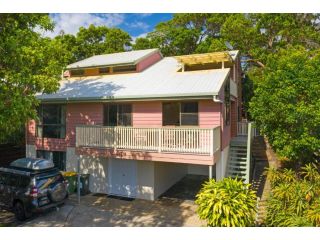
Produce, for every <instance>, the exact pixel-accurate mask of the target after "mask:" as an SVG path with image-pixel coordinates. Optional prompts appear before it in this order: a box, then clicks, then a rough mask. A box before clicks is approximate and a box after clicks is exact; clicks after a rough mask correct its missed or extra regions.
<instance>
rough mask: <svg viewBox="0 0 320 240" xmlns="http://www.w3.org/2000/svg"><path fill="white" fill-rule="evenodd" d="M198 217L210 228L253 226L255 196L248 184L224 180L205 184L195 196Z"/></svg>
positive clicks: (234, 180)
mask: <svg viewBox="0 0 320 240" xmlns="http://www.w3.org/2000/svg"><path fill="white" fill-rule="evenodd" d="M196 197H197V199H196V204H197V205H198V209H197V212H198V214H199V217H200V218H201V219H203V220H206V221H207V225H208V226H211V227H245V226H253V225H254V220H255V214H256V199H257V197H256V194H255V192H254V191H252V190H251V189H250V184H244V183H243V182H242V181H241V180H238V179H232V178H225V179H223V180H221V181H218V182H216V181H215V180H214V179H211V180H209V181H208V182H206V183H205V184H204V185H203V187H202V189H201V190H200V192H199V193H198V194H197V196H196Z"/></svg>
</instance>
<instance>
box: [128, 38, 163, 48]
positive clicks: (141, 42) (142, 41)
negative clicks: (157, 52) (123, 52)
mask: <svg viewBox="0 0 320 240" xmlns="http://www.w3.org/2000/svg"><path fill="white" fill-rule="evenodd" d="M157 47H158V46H157V44H155V42H152V41H151V40H150V39H149V38H144V37H140V38H137V39H136V41H135V43H134V44H133V45H132V49H133V50H143V49H151V48H157Z"/></svg>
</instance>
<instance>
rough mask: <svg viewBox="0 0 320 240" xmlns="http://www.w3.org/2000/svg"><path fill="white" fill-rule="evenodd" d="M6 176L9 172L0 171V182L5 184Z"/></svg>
mask: <svg viewBox="0 0 320 240" xmlns="http://www.w3.org/2000/svg"><path fill="white" fill-rule="evenodd" d="M8 176H9V173H5V172H0V184H7V183H8Z"/></svg>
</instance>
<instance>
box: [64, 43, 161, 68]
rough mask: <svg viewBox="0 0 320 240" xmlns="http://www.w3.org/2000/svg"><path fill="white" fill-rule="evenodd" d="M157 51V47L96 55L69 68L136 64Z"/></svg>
mask: <svg viewBox="0 0 320 240" xmlns="http://www.w3.org/2000/svg"><path fill="white" fill-rule="evenodd" d="M157 51H158V52H159V50H158V49H156V48H155V49H146V50H137V51H129V52H120V53H112V54H104V55H96V56H93V57H89V58H86V59H84V60H81V61H79V62H75V63H72V64H70V65H68V66H67V69H74V68H88V67H96V66H109V65H110V66H112V65H127V64H136V63H137V62H139V61H140V60H142V59H144V58H145V57H147V56H149V55H150V54H152V53H154V52H157Z"/></svg>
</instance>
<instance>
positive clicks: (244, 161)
mask: <svg viewBox="0 0 320 240" xmlns="http://www.w3.org/2000/svg"><path fill="white" fill-rule="evenodd" d="M256 134H257V131H256V130H255V129H254V128H253V127H252V123H251V122H240V123H238V136H237V137H235V138H233V139H232V140H231V143H230V150H229V157H228V163H227V177H232V178H236V177H237V178H240V179H243V180H244V182H245V183H249V182H250V180H251V178H252V170H253V161H252V160H253V158H252V154H251V146H252V140H253V137H254V136H255V135H256Z"/></svg>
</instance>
